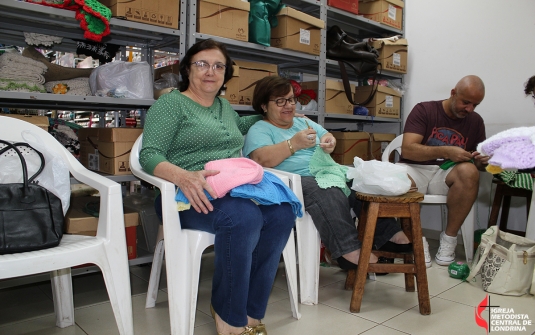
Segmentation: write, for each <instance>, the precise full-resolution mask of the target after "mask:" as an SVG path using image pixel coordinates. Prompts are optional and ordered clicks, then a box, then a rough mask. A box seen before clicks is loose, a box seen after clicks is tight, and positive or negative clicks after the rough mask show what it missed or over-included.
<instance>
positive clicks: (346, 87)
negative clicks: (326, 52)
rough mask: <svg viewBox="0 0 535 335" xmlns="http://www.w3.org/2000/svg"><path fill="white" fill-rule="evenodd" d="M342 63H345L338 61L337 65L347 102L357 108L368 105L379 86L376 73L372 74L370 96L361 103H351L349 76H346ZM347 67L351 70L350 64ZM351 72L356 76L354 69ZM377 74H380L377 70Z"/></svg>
mask: <svg viewBox="0 0 535 335" xmlns="http://www.w3.org/2000/svg"><path fill="white" fill-rule="evenodd" d="M344 63H345V62H344V61H342V60H339V61H338V65H339V66H340V74H341V75H342V83H343V84H344V91H345V92H346V97H347V100H348V101H349V102H350V103H351V104H352V105H359V106H364V105H367V104H368V103H370V101H372V99H373V97H374V96H375V93H376V92H377V87H378V86H379V82H378V81H377V71H375V72H374V74H373V81H372V85H373V86H374V87H373V89H372V90H371V91H370V95H369V96H368V97H367V98H366V99H365V100H364V101H362V102H355V101H353V98H352V97H351V96H352V94H353V92H352V91H351V85H350V84H349V76H348V75H347V70H346V66H345V64H344ZM348 65H349V66H350V67H351V68H353V67H352V66H351V64H350V63H348ZM378 66H379V67H380V66H381V64H380V63H379V64H378ZM380 69H382V68H380ZM353 71H354V72H355V74H357V71H356V70H355V69H354V68H353ZM379 72H381V70H379ZM357 77H358V75H357Z"/></svg>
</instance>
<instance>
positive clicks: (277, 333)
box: [263, 301, 377, 335]
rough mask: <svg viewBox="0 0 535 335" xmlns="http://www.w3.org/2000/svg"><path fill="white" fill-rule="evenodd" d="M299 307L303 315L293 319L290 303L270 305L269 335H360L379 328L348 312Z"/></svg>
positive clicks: (317, 306)
mask: <svg viewBox="0 0 535 335" xmlns="http://www.w3.org/2000/svg"><path fill="white" fill-rule="evenodd" d="M299 308H300V312H301V315H302V316H301V319H300V320H296V319H294V318H293V317H292V313H291V309H290V304H289V302H288V301H279V302H277V303H273V304H269V305H268V308H267V313H266V317H265V318H264V320H263V322H264V323H265V324H266V328H267V330H268V332H269V335H290V334H292V335H293V334H296V335H297V334H311V335H312V334H314V335H316V334H317V335H323V334H325V335H331V334H359V333H360V332H362V331H365V330H367V329H370V328H372V327H374V326H375V325H377V324H376V323H374V322H371V321H368V320H365V319H363V318H360V317H358V316H356V315H355V314H351V313H344V312H341V311H340V310H337V309H336V308H331V307H329V306H326V305H323V304H319V305H316V306H305V305H300V307H299Z"/></svg>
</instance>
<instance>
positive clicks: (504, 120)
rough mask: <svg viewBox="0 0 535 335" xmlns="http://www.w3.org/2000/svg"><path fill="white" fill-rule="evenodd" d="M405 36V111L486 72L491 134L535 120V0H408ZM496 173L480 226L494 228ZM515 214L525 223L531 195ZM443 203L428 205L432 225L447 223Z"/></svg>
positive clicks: (482, 203) (484, 196)
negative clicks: (534, 94) (533, 84)
mask: <svg viewBox="0 0 535 335" xmlns="http://www.w3.org/2000/svg"><path fill="white" fill-rule="evenodd" d="M405 6H406V7H405V20H406V21H405V22H406V24H405V36H406V38H407V39H408V41H409V56H408V62H409V64H408V74H407V75H406V76H405V83H406V84H407V91H406V93H405V95H404V99H403V102H404V105H403V109H404V113H405V118H406V115H407V114H408V113H409V112H410V110H411V109H412V107H413V106H414V105H415V104H417V103H418V102H420V101H427V100H440V99H446V98H448V97H449V93H450V90H451V89H452V88H453V87H454V86H455V84H456V83H457V81H458V80H459V79H460V78H462V77H463V76H465V75H468V74H474V75H478V76H479V77H481V78H482V79H483V81H484V82H485V86H486V95H485V99H484V100H483V102H482V103H481V105H480V106H479V107H478V108H477V109H476V111H477V112H478V113H479V114H480V115H481V116H482V117H483V119H484V121H485V125H486V130H487V137H489V136H491V135H493V134H496V133H497V132H500V131H502V130H505V129H509V128H513V127H520V126H526V125H529V126H533V125H535V106H534V105H533V100H532V99H531V98H529V97H525V95H524V92H523V88H524V83H525V82H526V80H527V79H528V78H529V77H531V76H533V75H535V64H534V57H535V1H534V0H510V1H503V0H405ZM490 185H491V178H490V175H489V174H486V173H485V175H482V181H481V185H480V192H479V193H480V194H479V199H478V209H479V210H478V214H479V222H480V227H483V228H486V225H487V221H488V214H489V203H490V200H491V197H492V196H493V194H494V191H492V192H491V190H490ZM512 206H514V208H512V209H511V213H510V217H509V221H510V222H511V223H513V227H516V228H517V229H524V227H525V222H526V221H525V220H526V218H525V209H524V206H525V201H524V202H523V201H513V204H512ZM439 222H440V213H439V211H438V210H423V211H422V224H423V226H424V228H432V229H437V230H438V229H440V223H439Z"/></svg>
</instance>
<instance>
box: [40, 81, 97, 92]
mask: <svg viewBox="0 0 535 335" xmlns="http://www.w3.org/2000/svg"><path fill="white" fill-rule="evenodd" d="M60 86H62V87H64V92H61V91H60V92H57V88H58V87H60ZM45 88H46V91H47V92H48V93H55V94H65V95H82V96H90V95H91V88H90V87H89V78H87V77H81V78H74V79H66V80H56V81H48V82H46V83H45Z"/></svg>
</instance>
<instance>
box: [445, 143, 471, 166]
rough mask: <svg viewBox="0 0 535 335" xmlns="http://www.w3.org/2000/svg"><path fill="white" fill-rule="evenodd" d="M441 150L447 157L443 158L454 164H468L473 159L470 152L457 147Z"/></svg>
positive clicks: (447, 147)
mask: <svg viewBox="0 0 535 335" xmlns="http://www.w3.org/2000/svg"><path fill="white" fill-rule="evenodd" d="M441 148H444V149H445V150H446V154H447V155H446V157H444V158H447V159H449V160H451V161H453V162H455V163H460V162H468V161H469V160H471V159H472V158H473V157H472V154H471V153H470V152H468V151H466V150H464V149H462V148H459V147H454V146H445V147H441Z"/></svg>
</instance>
